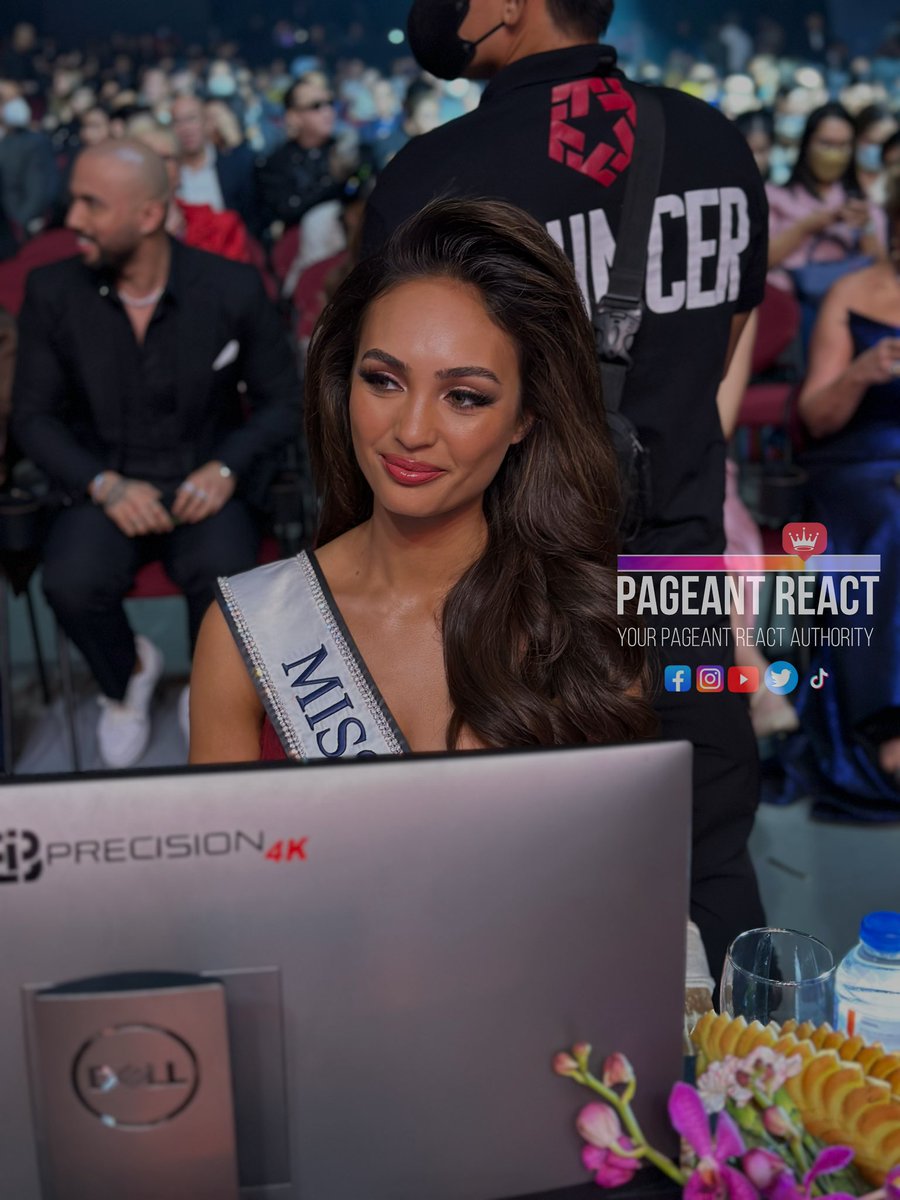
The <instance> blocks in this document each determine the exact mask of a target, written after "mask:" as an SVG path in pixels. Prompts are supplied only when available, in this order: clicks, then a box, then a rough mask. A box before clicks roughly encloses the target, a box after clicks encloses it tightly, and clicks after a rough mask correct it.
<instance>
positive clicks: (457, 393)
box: [447, 388, 492, 408]
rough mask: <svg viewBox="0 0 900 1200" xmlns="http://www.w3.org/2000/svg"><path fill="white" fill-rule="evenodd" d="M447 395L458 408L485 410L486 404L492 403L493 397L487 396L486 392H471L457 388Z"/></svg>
mask: <svg viewBox="0 0 900 1200" xmlns="http://www.w3.org/2000/svg"><path fill="white" fill-rule="evenodd" d="M447 395H448V396H449V398H450V400H451V401H452V403H453V404H454V405H455V406H456V408H484V406H485V405H486V404H491V403H492V400H491V397H490V396H486V395H485V394H484V392H470V391H469V390H468V389H465V390H463V389H462V388H455V389H454V390H453V391H452V392H448V393H447Z"/></svg>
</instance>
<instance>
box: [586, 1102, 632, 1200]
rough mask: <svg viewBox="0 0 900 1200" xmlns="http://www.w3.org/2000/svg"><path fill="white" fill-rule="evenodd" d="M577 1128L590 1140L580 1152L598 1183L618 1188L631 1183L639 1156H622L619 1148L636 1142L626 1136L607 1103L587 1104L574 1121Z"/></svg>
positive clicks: (629, 1146) (626, 1148) (625, 1148)
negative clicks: (618, 1151) (617, 1151)
mask: <svg viewBox="0 0 900 1200" xmlns="http://www.w3.org/2000/svg"><path fill="white" fill-rule="evenodd" d="M575 1124H576V1126H577V1128H578V1132H579V1133H580V1134H581V1136H582V1137H583V1138H584V1140H585V1141H586V1142H587V1143H588V1145H587V1146H585V1147H584V1149H583V1150H582V1152H581V1161H582V1162H583V1163H584V1166H585V1169H586V1170H588V1171H593V1173H594V1182H595V1183H596V1184H597V1185H598V1186H599V1187H604V1188H615V1187H622V1186H623V1185H624V1184H626V1183H630V1182H631V1179H632V1176H633V1175H634V1174H635V1172H637V1171H638V1170H640V1167H641V1160H640V1159H639V1158H623V1157H622V1156H621V1155H620V1154H617V1153H616V1150H617V1149H619V1148H621V1149H623V1150H633V1149H634V1142H632V1140H631V1139H630V1138H627V1137H625V1135H624V1133H623V1131H622V1123H621V1121H620V1120H619V1117H618V1115H617V1114H616V1112H615V1111H614V1110H613V1109H612V1108H611V1107H610V1105H608V1104H602V1103H599V1102H597V1103H595V1104H587V1105H585V1107H584V1108H583V1109H582V1110H581V1112H580V1113H579V1114H578V1117H577V1119H576V1122H575Z"/></svg>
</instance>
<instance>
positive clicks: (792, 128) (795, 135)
mask: <svg viewBox="0 0 900 1200" xmlns="http://www.w3.org/2000/svg"><path fill="white" fill-rule="evenodd" d="M805 128H806V118H805V117H804V116H803V115H802V113H782V114H781V116H778V117H776V118H775V132H776V133H777V134H778V136H779V137H780V138H781V140H782V141H783V142H799V141H800V139H801V138H802V137H803V130H804V129H805Z"/></svg>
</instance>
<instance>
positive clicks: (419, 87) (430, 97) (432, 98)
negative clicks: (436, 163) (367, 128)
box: [372, 79, 441, 171]
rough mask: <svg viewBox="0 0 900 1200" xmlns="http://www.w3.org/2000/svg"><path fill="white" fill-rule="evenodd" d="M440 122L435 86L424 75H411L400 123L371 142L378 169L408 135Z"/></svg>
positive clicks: (387, 160)
mask: <svg viewBox="0 0 900 1200" xmlns="http://www.w3.org/2000/svg"><path fill="white" fill-rule="evenodd" d="M440 123H441V105H440V99H439V98H438V95H437V93H436V92H435V89H434V87H433V86H432V85H431V84H430V83H428V82H427V81H426V80H424V79H414V80H413V81H412V83H410V85H409V86H408V87H407V89H406V96H405V97H404V100H403V119H402V122H401V124H400V125H399V126H397V127H396V128H395V129H394V131H393V133H391V134H389V135H388V136H387V137H384V138H382V139H381V140H380V141H376V142H374V143H373V145H372V151H373V153H374V155H375V165H376V166H377V168H378V170H379V171H380V170H382V168H384V167H386V166H387V164H388V163H389V162H390V161H391V159H392V158H393V157H394V155H395V154H396V153H397V151H398V150H402V149H403V147H404V146H405V145H406V143H407V142H408V141H409V140H410V139H411V138H414V137H419V136H421V134H423V133H431V131H432V129H437V127H438V125H440Z"/></svg>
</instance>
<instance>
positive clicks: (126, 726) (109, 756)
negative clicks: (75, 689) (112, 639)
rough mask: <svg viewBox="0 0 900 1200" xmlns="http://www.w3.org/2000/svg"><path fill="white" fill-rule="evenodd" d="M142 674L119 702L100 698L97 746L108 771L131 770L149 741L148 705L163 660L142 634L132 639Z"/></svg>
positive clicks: (129, 682)
mask: <svg viewBox="0 0 900 1200" xmlns="http://www.w3.org/2000/svg"><path fill="white" fill-rule="evenodd" d="M134 644H135V649H136V650H137V655H138V658H139V659H140V663H141V670H140V671H139V672H138V673H137V674H136V675H132V676H131V678H130V679H129V680H128V687H127V688H126V689H125V696H124V698H123V699H122V700H110V698H109V697H108V696H101V697H100V707H101V709H102V712H101V713H100V720H99V721H98V722H97V745H98V747H99V750H100V757H101V758H102V759H103V762H104V764H105V765H106V766H107V767H113V768H119V769H121V768H122V767H132V766H134V764H135V763H136V762H137V761H138V760H139V759H140V757H141V755H142V754H143V753H144V751H145V750H146V749H147V743H148V742H149V741H150V701H151V699H152V698H153V689H154V688H155V687H156V684H157V682H158V680H159V677H160V675H161V674H162V669H163V656H162V654H161V653H160V651H159V650H158V649H157V647H156V646H154V645H153V643H152V642H151V641H149V639H147V638H145V637H144V636H143V635H142V634H138V635H137V637H136V638H135V639H134Z"/></svg>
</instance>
